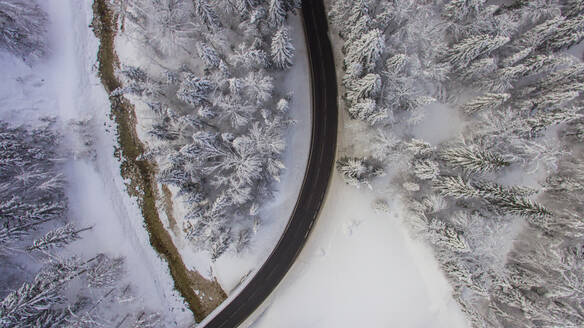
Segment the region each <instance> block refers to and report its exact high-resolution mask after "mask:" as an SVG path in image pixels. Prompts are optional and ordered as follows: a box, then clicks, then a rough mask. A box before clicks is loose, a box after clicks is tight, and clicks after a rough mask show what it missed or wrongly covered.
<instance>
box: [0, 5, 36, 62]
mask: <svg viewBox="0 0 584 328" xmlns="http://www.w3.org/2000/svg"><path fill="white" fill-rule="evenodd" d="M46 24H47V14H46V13H45V12H44V11H43V10H42V9H41V7H40V6H39V5H38V4H37V2H36V1H33V0H0V48H4V49H6V50H8V52H10V53H12V54H14V55H16V56H19V57H22V58H23V59H26V58H27V57H29V56H33V57H40V56H42V55H43V54H44V53H45V52H46V40H45V35H44V34H45V30H46Z"/></svg>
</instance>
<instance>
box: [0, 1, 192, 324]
mask: <svg viewBox="0 0 584 328" xmlns="http://www.w3.org/2000/svg"><path fill="white" fill-rule="evenodd" d="M91 5H92V1H90V0H84V1H79V0H48V1H46V2H44V3H43V7H44V8H45V9H46V11H47V12H48V13H49V20H50V26H49V38H50V42H49V44H50V56H49V58H46V59H43V60H40V61H38V62H35V63H33V64H32V66H28V65H26V64H24V63H23V62H22V61H21V60H20V59H17V58H14V57H13V56H10V55H7V54H6V53H0V74H1V75H2V76H3V79H2V80H1V81H0V108H1V109H2V112H1V113H0V118H1V119H4V120H9V121H11V122H14V123H16V124H19V123H26V124H31V125H34V124H35V123H36V119H38V118H39V117H43V116H47V115H51V116H57V117H58V122H60V124H67V122H69V121H70V120H79V119H87V118H91V121H90V122H91V123H90V124H89V126H88V127H87V128H88V129H91V131H84V132H90V133H94V134H95V137H96V140H95V150H96V153H97V159H96V161H89V160H87V159H83V158H79V159H77V160H70V161H69V162H68V163H67V164H66V168H67V171H66V175H67V178H68V181H69V186H68V197H69V200H70V211H71V215H72V217H73V218H74V219H73V222H74V223H75V224H76V225H79V226H93V228H92V229H91V230H90V231H88V232H85V233H84V235H83V237H84V238H83V239H82V240H81V241H79V242H76V243H73V244H72V245H71V246H70V247H68V249H67V252H70V253H75V254H81V255H88V254H91V255H94V254H95V253H96V252H103V253H107V254H108V255H112V256H124V257H125V258H126V263H127V265H126V270H127V275H128V277H127V279H128V280H129V281H132V282H133V287H134V288H135V291H134V294H135V296H136V300H135V302H136V303H138V304H141V306H142V307H143V308H144V309H145V310H149V311H154V312H159V313H161V314H162V315H163V316H165V317H166V318H172V319H171V321H169V322H167V324H168V325H175V326H181V327H182V326H185V325H187V324H189V323H190V322H192V314H191V313H190V311H189V310H188V308H187V307H186V305H185V303H184V301H183V300H182V298H181V297H180V295H179V294H178V292H177V291H176V290H175V289H174V285H173V281H172V278H171V276H170V273H169V271H168V266H167V264H166V263H165V261H164V260H162V259H161V258H160V257H159V256H158V254H156V252H155V251H154V249H153V248H152V247H151V246H150V244H149V239H148V233H147V231H146V229H145V227H144V223H143V219H142V215H141V214H140V210H139V208H138V206H137V204H136V201H135V199H131V198H130V197H129V196H128V194H127V193H126V192H125V187H124V181H123V180H122V178H121V176H120V163H119V162H118V160H117V159H116V158H115V157H114V155H113V154H114V147H115V145H116V137H115V134H114V129H113V128H112V126H113V124H112V122H110V120H109V118H108V117H109V111H110V104H109V100H108V96H107V94H106V92H105V90H104V88H103V86H102V84H101V82H100V80H99V78H98V77H97V65H96V56H97V49H98V40H97V39H96V38H95V37H94V35H93V32H92V31H91V29H90V28H89V25H90V23H91V19H92V15H93V13H92V8H91ZM75 133H76V132H73V130H72V129H71V128H68V127H67V126H64V129H63V134H64V137H65V139H66V140H69V141H73V140H75V138H77V137H78V136H77V135H75ZM66 146H70V147H72V148H74V147H76V146H75V145H73V143H72V144H69V145H66Z"/></svg>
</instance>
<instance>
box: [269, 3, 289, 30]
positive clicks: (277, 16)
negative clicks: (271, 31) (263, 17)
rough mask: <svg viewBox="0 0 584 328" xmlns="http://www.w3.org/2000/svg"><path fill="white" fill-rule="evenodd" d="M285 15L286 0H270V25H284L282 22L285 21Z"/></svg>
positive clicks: (277, 26)
mask: <svg viewBox="0 0 584 328" xmlns="http://www.w3.org/2000/svg"><path fill="white" fill-rule="evenodd" d="M286 15H287V8H286V0H270V4H269V7H268V19H269V21H270V24H271V25H272V26H274V27H276V28H279V27H281V26H282V25H284V22H286Z"/></svg>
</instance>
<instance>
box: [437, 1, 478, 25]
mask: <svg viewBox="0 0 584 328" xmlns="http://www.w3.org/2000/svg"><path fill="white" fill-rule="evenodd" d="M485 4H486V1H485V0H451V1H449V2H448V3H447V4H445V5H444V7H443V8H442V16H444V17H446V18H448V19H450V20H452V21H457V22H459V21H463V20H465V19H467V18H472V17H474V16H476V15H477V14H478V13H479V12H480V11H481V10H482V9H483V8H484V6H485Z"/></svg>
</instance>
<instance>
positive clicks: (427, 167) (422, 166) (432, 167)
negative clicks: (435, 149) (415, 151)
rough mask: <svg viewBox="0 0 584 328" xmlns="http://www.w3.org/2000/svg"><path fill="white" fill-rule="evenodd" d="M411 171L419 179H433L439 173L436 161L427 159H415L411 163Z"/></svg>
mask: <svg viewBox="0 0 584 328" xmlns="http://www.w3.org/2000/svg"><path fill="white" fill-rule="evenodd" d="M412 171H413V172H414V175H415V176H416V177H417V178H418V179H421V180H434V179H435V178H437V177H438V175H439V174H440V169H439V167H438V163H436V162H434V161H432V160H428V159H421V160H415V161H414V162H413V163H412Z"/></svg>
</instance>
